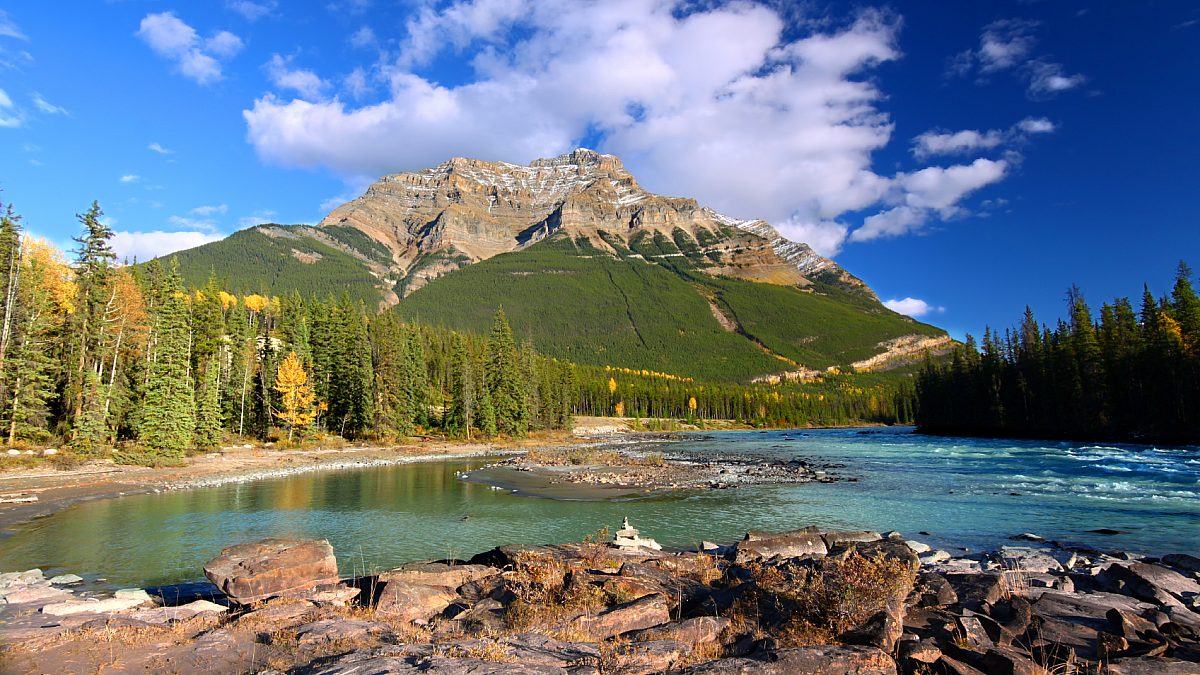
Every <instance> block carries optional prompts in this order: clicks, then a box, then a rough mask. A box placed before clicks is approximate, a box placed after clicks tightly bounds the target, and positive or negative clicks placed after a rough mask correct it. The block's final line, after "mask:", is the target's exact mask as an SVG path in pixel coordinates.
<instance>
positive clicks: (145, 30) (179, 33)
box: [136, 12, 242, 84]
mask: <svg viewBox="0 0 1200 675" xmlns="http://www.w3.org/2000/svg"><path fill="white" fill-rule="evenodd" d="M136 35H137V36H138V37H140V38H141V39H142V41H144V42H145V43H146V44H147V45H149V46H150V49H151V50H153V51H154V52H155V53H156V54H158V55H159V56H161V57H163V58H166V59H170V60H172V61H175V62H176V64H177V65H178V66H179V72H180V73H181V74H182V75H183V76H185V77H188V78H191V79H193V80H195V81H196V82H198V83H200V84H209V83H212V82H215V81H217V80H220V79H221V77H222V72H221V63H220V61H218V59H227V58H229V57H231V56H233V55H234V54H235V53H237V52H238V51H239V50H240V49H241V48H242V40H241V38H239V37H238V36H236V35H234V34H233V33H230V32H228V31H219V32H217V33H216V34H214V35H213V36H212V37H210V38H208V39H207V40H202V39H201V38H200V35H199V34H198V33H197V32H196V29H194V28H192V27H191V26H189V25H188V24H186V23H184V22H183V21H181V20H180V19H179V18H178V17H176V16H175V14H174V13H172V12H161V13H158V14H147V15H146V16H145V17H144V18H143V19H142V21H141V24H140V25H139V26H138V31H137V33H136Z"/></svg>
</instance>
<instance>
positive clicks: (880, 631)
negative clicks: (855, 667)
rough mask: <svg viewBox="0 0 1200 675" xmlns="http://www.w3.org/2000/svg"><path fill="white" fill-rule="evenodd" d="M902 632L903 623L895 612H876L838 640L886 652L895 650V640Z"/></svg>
mask: <svg viewBox="0 0 1200 675" xmlns="http://www.w3.org/2000/svg"><path fill="white" fill-rule="evenodd" d="M903 634H904V623H903V621H902V620H901V618H900V616H899V615H898V614H897V613H896V612H889V611H887V610H883V611H880V612H876V613H875V614H873V615H872V616H871V618H869V619H867V620H866V622H864V623H863V625H861V626H859V627H857V628H854V629H852V630H848V631H846V632H845V633H842V634H841V635H840V636H839V638H838V639H839V640H841V641H842V642H844V643H846V644H851V645H865V646H868V647H878V648H879V649H882V650H883V651H885V652H887V653H889V654H890V653H892V652H893V651H895V650H896V641H897V640H899V639H900V636H901V635H903Z"/></svg>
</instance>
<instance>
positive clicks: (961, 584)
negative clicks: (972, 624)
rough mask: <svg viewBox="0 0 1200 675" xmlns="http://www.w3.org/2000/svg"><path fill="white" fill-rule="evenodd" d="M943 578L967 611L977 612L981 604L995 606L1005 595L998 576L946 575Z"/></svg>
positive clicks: (1005, 591) (981, 574) (984, 574)
mask: <svg viewBox="0 0 1200 675" xmlns="http://www.w3.org/2000/svg"><path fill="white" fill-rule="evenodd" d="M945 578H946V581H948V582H950V585H951V586H952V587H953V588H954V592H955V593H957V594H958V599H959V602H961V603H962V605H963V606H964V607H967V608H968V609H973V610H979V608H980V606H981V605H982V604H983V603H987V604H989V605H992V604H995V603H997V602H999V601H1000V599H1001V598H1002V597H1004V596H1005V595H1006V594H1007V590H1006V589H1005V587H1004V583H1003V582H1002V578H1001V576H1000V575H999V574H987V573H978V574H947V575H945Z"/></svg>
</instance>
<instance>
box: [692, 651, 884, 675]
mask: <svg viewBox="0 0 1200 675" xmlns="http://www.w3.org/2000/svg"><path fill="white" fill-rule="evenodd" d="M683 672H685V673H721V674H726V673H728V674H730V675H732V674H733V673H738V674H741V673H745V674H746V675H796V674H797V673H806V674H807V675H850V674H851V673H855V674H858V675H895V673H896V663H895V662H894V661H892V658H891V657H890V656H888V655H887V654H884V653H883V652H881V651H879V650H878V649H875V648H874V647H858V646H854V647H847V646H841V645H822V646H819V647H795V648H792V649H780V650H778V651H775V652H772V653H771V654H770V655H769V658H761V659H760V658H733V659H718V660H716V661H709V662H707V663H702V664H700V665H697V666H694V667H692V668H688V669H685V670H684V671H683Z"/></svg>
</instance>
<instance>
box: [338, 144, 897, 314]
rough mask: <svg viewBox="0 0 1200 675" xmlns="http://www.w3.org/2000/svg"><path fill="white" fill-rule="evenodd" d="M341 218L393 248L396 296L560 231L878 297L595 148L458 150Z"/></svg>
mask: <svg viewBox="0 0 1200 675" xmlns="http://www.w3.org/2000/svg"><path fill="white" fill-rule="evenodd" d="M337 226H340V227H351V228H354V229H356V230H359V231H361V232H362V233H364V234H366V235H367V236H369V237H370V238H371V239H373V240H374V241H376V242H378V243H379V244H382V245H383V246H384V247H386V248H387V250H388V251H390V253H391V257H392V265H391V266H390V269H389V270H387V272H386V274H385V275H384V276H386V277H388V280H389V281H391V282H393V283H394V284H395V290H396V292H397V293H398V295H399V296H400V297H402V296H405V295H407V294H409V293H411V292H412V291H414V290H416V289H417V288H420V287H421V286H423V285H424V284H426V283H428V282H429V281H430V280H432V279H434V278H436V277H438V276H440V275H442V274H446V273H448V272H451V271H453V270H455V269H458V268H459V267H461V266H463V265H467V264H470V263H473V262H478V261H480V260H484V259H487V258H490V257H492V256H494V255H497V254H500V253H505V252H508V251H514V250H517V249H521V248H524V247H526V246H530V245H532V244H534V243H536V242H538V241H540V240H542V239H544V238H545V237H547V236H549V235H551V234H553V233H555V232H559V231H564V232H566V233H567V234H569V235H570V236H571V238H572V240H574V241H580V240H581V239H582V240H585V241H586V243H588V244H590V245H591V246H592V247H594V248H596V249H599V250H601V251H607V252H611V253H617V252H618V251H619V249H622V248H624V249H631V250H633V251H635V252H642V251H646V252H645V253H644V254H643V255H644V256H645V257H646V258H647V259H652V258H668V257H672V256H682V255H684V253H683V251H687V252H688V253H690V254H691V256H692V258H693V259H698V260H701V261H702V265H701V271H704V272H707V273H709V274H720V275H726V276H733V277H739V278H743V279H749V280H752V281H761V282H768V283H774V284H783V285H791V286H797V287H805V286H809V285H811V284H812V282H813V281H822V282H825V283H831V284H834V285H838V286H842V287H844V288H847V289H851V290H855V291H859V292H863V293H866V294H868V295H871V296H872V297H873V294H872V293H871V291H870V289H869V288H867V286H866V284H864V283H863V282H862V281H861V280H859V279H857V278H856V277H854V276H853V275H851V274H850V273H848V272H846V271H845V270H844V269H842V268H841V267H839V266H838V265H837V264H836V263H834V262H833V261H831V260H829V259H827V258H823V257H821V256H820V255H817V254H816V253H815V252H814V251H813V250H812V249H811V248H810V247H809V246H807V245H806V244H802V243H798V242H792V241H788V240H787V239H785V238H784V237H782V236H781V235H780V234H779V233H778V232H776V231H775V229H774V228H772V227H771V226H770V225H769V224H767V223H766V222H765V221H761V220H747V221H743V220H737V219H734V218H729V217H727V216H723V215H721V214H719V213H717V212H715V211H713V210H711V209H708V208H703V207H701V206H700V205H699V204H697V203H696V201H695V200H694V199H687V198H677V197H663V196H660V195H655V194H652V193H650V192H647V191H646V190H644V189H642V187H641V186H640V185H638V183H637V180H635V179H634V177H633V176H632V175H631V174H630V173H629V172H628V171H627V170H626V169H625V167H624V165H622V164H621V160H619V159H617V158H616V157H614V156H612V155H602V154H599V153H596V152H594V151H591V150H583V149H580V150H575V151H574V152H571V153H569V154H566V155H562V156H560V157H555V158H553V159H539V160H536V161H534V162H532V163H530V165H529V166H520V165H516V164H508V163H505V162H484V161H480V160H474V159H464V158H458V157H456V158H454V159H451V160H449V161H447V162H444V163H442V164H441V165H439V166H437V167H434V168H432V169H426V170H424V171H418V172H411V173H398V174H392V175H389V176H385V177H383V178H382V179H380V180H379V181H378V182H376V183H375V184H373V185H372V186H371V187H370V188H368V189H367V191H366V193H365V194H364V195H363V196H361V197H359V198H357V199H355V200H353V201H351V202H349V203H347V204H344V205H343V206H340V207H338V208H337V209H335V210H334V211H333V212H331V213H330V214H329V215H328V216H326V218H325V219H324V220H323V221H322V222H321V227H337ZM626 252H627V251H626ZM652 262H653V260H652Z"/></svg>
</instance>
